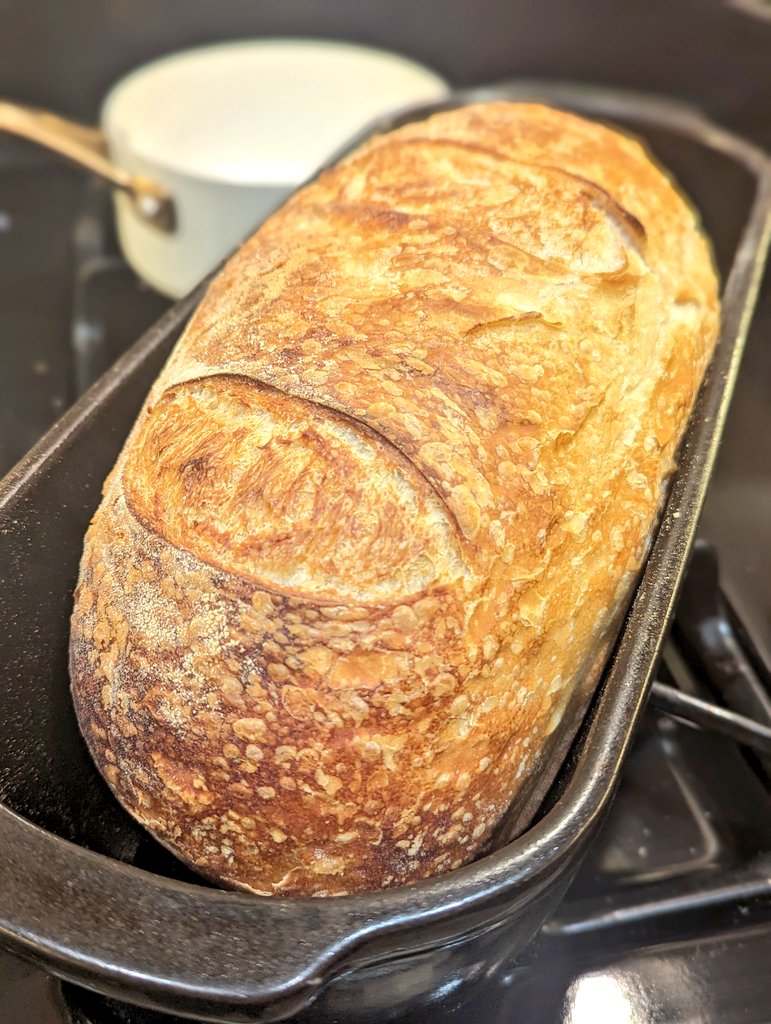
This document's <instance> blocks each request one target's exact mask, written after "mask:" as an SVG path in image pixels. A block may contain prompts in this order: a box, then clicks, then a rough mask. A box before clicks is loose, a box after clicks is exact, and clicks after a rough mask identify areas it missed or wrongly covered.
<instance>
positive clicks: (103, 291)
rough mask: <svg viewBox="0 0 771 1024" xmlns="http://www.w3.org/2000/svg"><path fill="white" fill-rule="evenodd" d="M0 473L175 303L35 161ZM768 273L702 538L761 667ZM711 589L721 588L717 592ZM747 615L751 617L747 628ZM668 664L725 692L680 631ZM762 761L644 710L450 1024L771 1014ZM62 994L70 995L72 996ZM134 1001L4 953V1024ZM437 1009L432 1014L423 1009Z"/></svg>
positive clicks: (1, 178) (9, 347)
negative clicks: (568, 863)
mask: <svg viewBox="0 0 771 1024" xmlns="http://www.w3.org/2000/svg"><path fill="white" fill-rule="evenodd" d="M0 182H1V183H2V188H0V473H2V472H4V471H5V470H6V469H8V468H9V467H10V466H11V465H12V463H13V462H14V461H15V460H16V459H17V458H18V457H20V456H21V455H22V454H23V453H24V452H25V451H26V450H27V449H28V448H29V447H30V446H31V444H32V443H34V441H35V440H36V438H37V437H38V436H39V435H40V434H41V433H42V432H43V431H44V430H45V428H46V427H47V426H48V425H49V424H50V423H51V422H52V421H53V420H54V419H55V418H56V417H57V416H58V415H59V414H60V413H61V411H62V410H63V409H64V408H65V407H66V406H67V405H68V404H69V403H70V402H71V401H72V400H73V399H74V397H75V396H76V395H77V393H78V392H79V391H81V390H82V389H83V388H84V387H85V386H86V385H87V384H88V382H89V381H90V380H92V379H93V378H94V377H95V375H97V374H98V373H99V372H100V371H101V370H102V369H103V368H104V367H105V366H106V365H108V364H109V362H110V361H111V360H112V359H114V358H115V357H116V356H117V355H118V354H119V352H120V351H122V350H123V349H124V348H125V347H126V346H127V345H128V344H130V343H131V341H132V340H134V339H135V338H136V337H137V336H138V334H139V333H140V331H141V330H142V328H143V327H145V326H148V325H149V324H150V323H152V322H153V321H154V320H155V319H156V318H157V317H158V315H159V314H160V313H161V312H162V311H163V309H164V308H166V306H167V305H168V303H167V302H166V300H164V299H162V298H160V297H159V296H157V295H155V294H154V293H153V292H151V291H149V290H148V289H146V288H145V287H144V286H142V285H141V284H140V283H139V282H137V280H136V279H135V278H134V276H133V275H132V274H131V273H130V272H129V271H128V270H127V269H126V267H125V266H124V265H123V263H122V261H121V260H120V258H119V257H118V256H117V253H116V249H115V242H114V238H113V237H112V233H111V229H110V228H109V227H105V225H108V224H109V206H108V200H107V197H106V196H105V194H104V193H102V192H101V191H99V190H98V189H96V188H94V187H93V186H90V185H83V183H82V181H81V180H80V179H79V178H77V177H75V176H74V175H72V174H71V173H70V172H69V171H67V170H66V169H63V168H61V167H59V166H54V165H50V164H48V163H46V162H44V161H40V160H38V159H35V160H34V162H30V164H28V165H23V166H19V165H14V166H6V167H0ZM769 396H771V281H769V280H768V279H767V281H766V285H765V288H764V291H763V292H762V295H761V299H760V302H759V306H758V310H757V314H756V317H755V322H754V326H753V329H752V332H751V336H750V341H749V345H748V349H747V353H746V356H745V362H744V366H743V369H742V372H741V375H740V379H739V384H738V389H737V392H736V396H735V399H734V402H733V407H732V412H731V415H730V420H729V423H728V427H727V430H726V434H725V439H724V443H723V447H722V450H721V455H720V458H719V462H718V468H717V471H716V474H715V477H714V480H713V484H712V486H711V489H710V494H709V498H708V502H707V507H706V509H705V512H704V516H703V521H702V523H703V525H702V531H701V532H702V536H703V537H705V538H708V539H709V540H710V541H711V542H712V543H713V544H714V546H715V548H716V549H717V552H718V557H719V561H720V567H721V582H722V588H723V590H724V592H725V593H726V595H727V598H728V606H729V611H728V612H727V617H726V620H725V622H724V623H723V626H721V629H723V630H727V629H728V628H729V625H730V623H731V622H732V619H733V616H734V615H736V616H738V617H739V618H740V619H741V621H742V623H743V626H742V627H741V628H740V629H739V635H740V640H741V642H742V643H744V644H745V646H747V647H748V648H749V649H750V655H749V657H750V660H751V661H752V662H753V664H754V667H755V670H756V672H757V675H758V676H759V677H760V678H767V675H768V667H769V665H771V529H769V524H770V523H771V445H770V444H769V441H768V438H769V437H771V397H769ZM715 601H717V597H715ZM742 629H743V630H744V632H745V633H746V635H744V634H743V633H742ZM662 672H663V673H665V674H666V673H669V674H671V675H673V676H674V677H676V678H677V681H678V683H679V685H681V686H682V687H684V688H686V689H691V690H692V691H693V692H696V693H700V694H702V695H705V696H711V697H714V687H713V685H712V683H711V682H710V681H709V679H708V677H707V674H706V673H704V672H703V671H702V670H701V668H699V667H698V666H697V663H696V660H695V657H694V652H693V650H692V649H691V648H690V647H689V646H688V643H687V639H686V637H685V635H683V636H681V635H680V634H678V633H677V632H676V633H675V636H674V639H673V641H672V643H671V644H670V647H669V651H668V656H667V659H666V664H665V666H663V668H662ZM768 773H769V764H768V763H764V762H762V761H760V760H758V759H755V758H754V757H753V756H752V755H751V754H749V753H748V752H747V751H745V750H742V749H740V748H739V747H737V746H736V745H734V744H733V743H732V742H731V741H729V740H726V739H724V738H722V737H719V736H716V735H712V734H709V733H706V732H701V731H699V730H696V729H693V728H691V727H689V726H686V725H683V724H678V723H676V722H674V721H672V720H671V719H669V718H666V717H664V716H661V715H659V714H657V713H656V712H654V711H652V710H651V711H649V712H648V714H647V717H646V719H645V723H644V727H643V729H642V730H641V732H640V733H639V735H638V737H637V740H636V743H635V746H634V748H633V751H632V753H631V756H630V757H629V760H628V763H627V765H626V767H625V771H624V776H623V781H622V785H621V788H620V791H619V794H618V796H617V798H616V801H615V804H614V807H613V810H612V812H611V814H610V816H609V818H608V820H607V822H606V824H605V826H604V828H603V831H602V833H601V835H600V836H599V838H598V840H597V842H596V843H595V845H594V846H593V847H592V849H591V851H590V854H589V856H588V858H587V860H586V861H585V863H584V866H583V867H582V869H581V871H580V873H579V875H578V877H577V878H576V880H575V882H574V883H573V885H572V887H571V889H570V891H569V894H568V897H567V898H566V900H565V901H564V903H563V904H562V906H561V907H560V909H559V911H558V913H557V915H556V916H555V918H554V919H553V920H552V921H550V922H549V923H548V924H547V926H546V927H545V928H544V930H543V932H542V933H541V935H540V936H539V937H538V939H537V940H536V941H535V942H534V943H533V945H532V946H531V947H530V949H529V950H528V951H527V953H526V955H525V956H524V957H523V958H522V959H521V960H520V961H519V962H518V963H516V964H514V963H497V964H489V965H488V966H487V982H486V985H485V987H484V990H483V996H482V997H476V999H475V1001H474V1002H473V1003H471V1004H464V1005H462V1006H460V1005H457V1004H456V1002H454V998H453V993H452V992H450V991H448V992H447V993H445V994H444V995H443V997H442V999H440V1000H438V1002H437V1006H438V1010H437V1018H436V1019H437V1021H439V1020H441V1021H443V1022H453V1024H478V1022H481V1021H484V1022H489V1024H499V1022H500V1024H503V1022H506V1024H509V1022H519V1024H554V1022H558V1021H562V1022H566V1024H567V1022H571V1024H588V1022H592V1024H604V1022H607V1024H653V1022H656V1024H686V1022H689V1024H690V1022H700V1024H701V1022H705V1024H706V1022H715V1024H718V1022H719V1024H739V1022H742V1024H745V1022H752V1024H761V1022H766V1021H770V1020H771V970H769V963H771V790H770V788H769V775H768ZM67 1007H69V1009H68V1008H67ZM66 1020H75V1021H86V1020H87V1021H91V1022H92V1024H114V1022H117V1021H121V1022H124V1021H128V1020H131V1021H141V1022H143V1024H144V1022H146V1021H148V1022H149V1021H156V1020H158V1021H160V1020H169V1018H165V1017H164V1018H161V1017H159V1016H154V1015H147V1014H146V1013H143V1012H141V1011H137V1012H136V1013H134V1012H132V1013H131V1014H128V1015H127V1014H126V1013H125V1012H124V1011H122V1010H120V1009H119V1008H116V1007H109V1006H108V1005H107V1004H105V1003H104V1002H102V1001H101V1000H99V999H93V998H92V997H89V996H88V995H87V994H85V993H81V992H78V991H76V990H74V989H66V988H65V989H64V990H62V989H61V988H60V986H59V985H58V983H57V982H55V981H54V980H53V979H51V978H49V977H47V976H46V975H45V974H44V973H43V972H41V971H39V970H37V969H36V968H33V967H29V966H27V965H25V964H23V963H22V962H21V961H18V960H16V959H15V958H12V957H10V956H8V955H6V954H0V1024H27V1022H33V1024H54V1022H55V1024H61V1022H63V1021H66ZM426 1024H428V1022H426Z"/></svg>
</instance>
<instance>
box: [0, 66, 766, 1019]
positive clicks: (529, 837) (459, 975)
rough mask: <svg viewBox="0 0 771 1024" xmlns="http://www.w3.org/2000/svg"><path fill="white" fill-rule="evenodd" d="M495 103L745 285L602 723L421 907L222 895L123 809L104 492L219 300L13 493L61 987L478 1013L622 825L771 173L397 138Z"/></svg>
mask: <svg viewBox="0 0 771 1024" xmlns="http://www.w3.org/2000/svg"><path fill="white" fill-rule="evenodd" d="M487 99H542V100H544V101H546V102H550V103H552V104H555V105H557V106H563V107H565V108H567V109H572V110H575V111H577V112H579V113H582V114H585V115H587V116H589V117H594V118H598V119H605V120H607V121H609V122H612V123H615V124H617V125H619V126H621V127H622V128H624V129H627V130H629V131H632V132H633V133H635V134H637V135H639V136H640V137H642V138H643V139H644V140H645V141H646V142H647V144H648V145H649V147H650V149H651V150H652V152H653V153H654V154H655V155H656V156H657V157H658V159H659V160H660V161H661V163H662V164H663V165H664V166H666V167H667V168H669V169H670V170H671V171H672V172H673V174H674V175H675V176H676V178H677V179H678V181H679V182H680V183H681V184H682V187H683V188H684V189H685V191H686V192H687V193H688V194H689V195H690V197H691V198H692V200H693V201H694V203H695V204H696V205H697V207H698V208H699V209H700V211H701V214H702V217H703V221H704V226H705V228H706V230H707V232H708V234H709V235H710V237H711V238H712V240H713V242H714V245H715V251H716V257H717V261H718V264H719V267H720V271H721V275H722V279H723V281H724V282H725V286H724V291H723V325H722V333H721V340H720V345H719V346H718V350H717V354H716V356H715V359H714V362H713V365H712V367H711V370H710V372H709V375H708V379H707V381H706V383H705V385H704V387H703V389H702V392H701V395H700V398H699V402H698V406H697V409H696V411H695V414H694V416H693V419H692V421H691V425H690V428H689V432H688V435H687V438H686V440H685V442H684V445H683V448H682V450H681V458H680V465H681V468H680V471H679V473H678V475H677V477H676V478H675V482H674V485H673V487H672V489H671V492H670V495H669V499H668V502H667V506H666V509H665V512H664V515H663V517H662V522H661V526H660V529H659V532H658V535H657V538H656V540H655V543H654V546H653V548H652V550H651V554H650V557H649V559H648V562H647V565H646V568H645V571H644V574H643V576H642V579H641V582H640V585H639V588H638V590H637V593H636V595H635V598H634V602H633V604H632V607H631V609H630V612H629V614H628V616H627V620H626V623H625V625H624V628H623V631H622V633H621V635H620V638H619V642H618V644H617V647H616V651H615V654H614V656H613V658H612V660H611V664H610V665H609V667H608V668H607V670H606V673H605V675H604V678H603V681H602V683H601V685H600V687H599V688H598V690H597V694H596V697H595V698H594V700H593V701H592V704H591V707H590V709H589V712H588V714H587V715H586V720H585V722H584V724H583V726H582V728H581V730H580V731H579V732H578V734H577V736H576V737H575V738H574V742H573V743H572V745H571V747H570V750H569V751H567V753H566V751H565V750H562V751H560V752H559V753H560V758H559V762H560V763H559V765H558V766H557V767H558V768H559V773H558V777H557V779H556V782H555V783H554V785H553V786H552V788H551V791H550V793H549V795H548V798H547V799H546V800H545V802H544V804H543V806H542V807H541V810H540V812H539V814H538V815H536V817H535V823H533V824H531V825H530V827H529V828H528V829H527V830H526V831H525V832H524V834H522V835H520V836H519V838H517V839H515V840H514V841H512V842H510V843H508V844H507V845H504V846H503V847H502V848H500V849H498V850H497V851H496V852H494V853H490V854H488V855H487V856H485V857H482V858H481V859H479V860H478V861H477V862H476V863H474V864H472V865H469V866H467V867H463V868H460V869H458V870H456V871H453V872H451V873H450V874H447V875H444V876H442V877H439V878H436V879H431V880H429V881H426V882H422V883H420V884H417V885H414V886H407V887H404V888H400V889H392V890H387V891H383V892H376V893H371V894H365V895H360V896H352V897H336V898H331V899H316V900H311V899H274V898H266V897H255V896H248V895H244V894H239V893H231V892H223V891H220V890H217V889H213V888H208V887H206V886H205V885H203V884H201V883H200V880H198V879H197V878H195V876H193V875H191V874H187V873H186V872H185V869H184V868H182V867H181V866H179V865H178V864H177V862H176V861H174V859H173V858H171V857H170V856H169V855H166V854H165V853H164V852H163V851H162V850H160V848H159V847H157V844H155V843H154V842H153V841H152V840H151V839H150V838H149V837H148V836H147V835H146V834H145V833H144V832H143V831H142V830H141V829H139V828H138V827H137V826H136V825H135V824H134V823H133V821H131V819H130V818H129V817H128V816H127V815H126V814H125V813H124V812H123V811H122V810H121V808H120V807H118V805H117V804H116V803H115V801H114V800H113V799H112V798H111V796H110V794H109V791H108V790H107V788H106V786H105V785H104V783H103V782H102V780H101V779H100V778H99V776H98V775H97V773H96V770H95V769H94V767H93V765H92V763H91V761H90V758H89V757H88V754H87V752H86V749H85V746H84V745H83V743H82V741H81V739H80V737H79V734H78V732H77V728H76V725H75V718H74V714H73V711H72V708H71V706H70V699H69V692H68V677H67V641H68V625H69V624H68V620H69V614H70V609H71V601H72V591H73V588H74V585H75V580H76V576H77V569H78V561H79V558H80V552H81V544H82V539H83V534H84V531H85V529H86V525H87V523H88V520H89V518H90V516H91V515H92V513H93V511H94V509H95V508H96V505H97V503H98V500H99V494H100V487H101V483H102V480H103V479H104V477H105V475H106V474H107V472H108V470H109V469H110V467H111V465H112V463H113V461H114V459H115V457H116V455H117V453H118V451H119V449H120V446H121V444H122V443H123V440H124V438H125V436H126V434H127V432H128V430H129V428H130V426H131V423H132V421H133V419H134V417H135V416H136V414H137V412H138V410H139V408H140V406H141V404H142V401H143V399H144V397H145V394H146V392H147V390H148V389H149V387H150V385H151V383H152V381H153V379H154V378H155V376H156V375H157V373H158V371H159V370H160V368H161V366H162V365H163V362H164V360H165V359H166V357H167V355H168V353H169V351H170V349H171V347H172V345H173V344H174V342H175V341H176V339H177V337H178V336H179V333H180V331H181V329H182V327H183V326H184V324H185V322H186V320H187V318H188V316H189V314H190V312H191V311H192V309H193V308H194V307H195V305H196V303H197V302H198V301H199V299H200V297H201V294H202V290H203V286H201V288H199V289H197V290H196V291H195V292H194V293H193V294H192V295H190V296H189V297H188V298H186V299H184V300H183V301H181V302H180V303H178V304H177V305H176V306H175V307H174V308H173V309H171V310H170V311H169V313H168V314H167V315H166V316H164V317H163V319H162V320H161V321H160V322H159V323H158V324H157V325H156V326H155V327H154V328H153V329H152V330H150V331H149V332H148V333H147V334H146V335H145V336H144V337H143V338H142V339H141V340H140V341H138V342H137V344H136V345H135V346H134V347H133V348H132V349H131V350H130V351H129V352H128V353H127V354H126V355H125V356H124V357H123V358H122V359H121V360H120V361H119V362H118V363H117V364H116V365H115V366H114V367H113V368H112V369H111V370H110V371H109V372H108V373H107V374H106V375H105V377H104V378H102V380H100V381H99V382H98V383H97V384H96V385H95V386H94V387H93V388H92V389H91V391H90V392H89V393H88V394H87V395H86V396H85V397H84V398H83V399H82V400H81V401H80V402H79V403H78V404H77V405H76V406H75V407H74V408H73V409H71V410H70V411H69V412H68V413H67V414H66V415H65V416H64V417H63V418H62V419H61V420H60V421H59V423H58V424H57V425H56V426H55V427H54V428H53V429H52V430H51V431H50V432H49V433H48V434H47V435H46V437H44V438H43V439H42V441H41V442H40V443H39V444H38V445H37V446H36V448H35V449H34V450H33V451H32V452H31V453H30V454H29V456H28V457H27V458H26V459H25V460H23V461H22V462H21V463H20V464H19V466H17V467H16V468H15V469H14V470H13V471H12V472H11V473H10V474H9V475H8V476H7V477H6V478H5V480H4V481H2V483H0V615H2V621H3V629H2V633H1V635H0V666H2V668H1V671H2V706H1V707H2V710H0V796H1V797H2V801H3V802H2V804H0V942H2V944H4V945H5V946H7V947H8V948H9V949H11V950H13V951H14V952H16V953H19V954H21V955H23V956H27V957H30V958H32V959H34V960H37V961H40V962H42V963H44V964H45V965H46V966H47V967H48V968H49V969H50V970H52V971H53V972H55V973H56V974H58V975H60V976H61V977H62V978H65V979H68V980H69V981H72V982H76V983H78V984H80V985H83V986H86V987H88V988H91V989H94V990H96V991H98V992H101V993H104V994H105V995H109V996H112V997H114V998H116V999H119V1000H125V1001H128V1002H130V1003H136V1004H139V1005H142V1006H146V1007H154V1008H156V1009H158V1010H165V1011H167V1012H171V1013H175V1014H178V1015H182V1016H194V1017H196V1018H199V1019H206V1020H210V1021H273V1020H281V1019H285V1018H286V1017H288V1016H290V1015H292V1014H298V1015H299V1019H301V1020H306V1021H310V1020H313V1021H314V1022H316V1024H321V1022H323V1021H331V1020H335V1021H339V1022H344V1021H357V1022H361V1021H363V1020H384V1021H385V1020H397V1019H406V1018H407V1017H409V1019H411V1020H420V1019H423V1018H424V1017H425V1016H427V1014H428V1013H429V1011H430V1010H431V1009H434V1010H436V1009H438V1008H440V1007H445V1008H446V1007H447V1006H450V1005H451V1006H453V1007H458V1006H459V1005H462V1004H463V1003H464V1002H465V1001H467V1000H469V999H471V998H472V997H473V995H474V993H475V991H477V986H478V985H481V984H483V983H484V978H485V976H487V977H489V976H490V974H491V972H494V970H495V969H496V966H497V965H501V964H503V963H507V962H508V963H510V962H511V960H512V959H513V958H514V957H515V956H516V954H517V953H518V952H519V951H520V950H521V949H522V948H523V947H524V946H525V945H526V943H527V942H529V941H530V939H531V937H532V936H533V935H534V934H535V932H536V931H537V929H538V928H539V927H540V925H541V923H542V922H543V920H544V919H545V918H546V917H547V916H548V915H549V914H550V913H551V912H552V910H553V909H554V907H555V906H556V904H557V902H558V901H559V899H560V898H561V896H562V894H563V893H564V891H565V889H566V887H567V885H568V883H569V881H570V879H571V878H572V876H573V874H574V872H575V870H576V868H577V866H578V864H579V861H580V858H581V855H582V854H583V852H584V850H585V848H586V845H587V842H588V840H589V839H590V838H591V836H592V835H593V833H594V832H595V830H596V827H597V824H598V822H599V821H600V820H601V818H602V815H603V812H604V811H605V810H606V808H607V806H608V804H609V801H610V798H611V795H612V792H613V789H614V786H615V783H616V780H617V777H618V775H619V771H620V768H621V764H622V761H623V758H624V754H625V752H626V750H627V747H628V745H629V743H630V739H631V736H632V734H633V731H634V727H635V724H636V722H637V720H638V718H639V716H640V713H641V710H642V708H643V706H644V704H645V700H646V696H647V691H648V685H649V682H650V679H651V675H652V671H653V667H654V664H655V661H656V658H657V655H658V652H659V649H660V646H661V642H662V637H663V634H664V632H665V629H666V626H667V623H668V621H669V618H670V614H671V611H672V606H673V602H674V600H675V596H676V593H677V589H678V585H679V582H680V579H681V576H682V573H683V570H684V566H685V562H686V558H687V554H688V550H689V547H690V544H691V541H692V539H693V535H694V531H695V528H696V522H697V518H698V514H699V510H700V508H701V504H702V500H703V498H704V493H705V490H706V486H707V480H708V477H709V473H710V470H711V467H712V463H713V460H714V456H715V451H716V447H717V443H718V439H719V435H720V432H721V429H722V425H723V420H724V418H725V414H726V409H727V405H728V401H729V397H730V393H731V390H732V386H733V382H734V379H735V376H736V373H737V370H738V364H739V358H740V353H741V348H742V344H743V340H744V337H745V334H746V331H747V328H748V324H749V319H750V315H751V310H752V306H753V303H754V300H755V298H756V293H757V288H758V284H759V281H760V277H761V274H762V266H763V259H764V255H765V249H766V248H767V245H768V234H769V216H770V214H769V211H770V210H771V199H770V197H771V174H770V172H769V163H768V161H767V159H766V158H765V157H764V156H763V155H762V154H761V153H759V152H758V151H757V150H755V149H753V148H752V147H751V146H749V145H748V144H746V143H744V142H742V141H741V140H738V139H736V138H734V137H732V136H730V135H728V134H726V133H725V132H723V131H721V130H719V129H717V128H715V127H714V126H712V125H710V124H709V123H707V122H706V121H705V120H704V119H703V118H702V117H701V116H700V115H699V114H698V113H696V112H694V111H693V110H691V109H690V108H685V107H682V106H675V105H672V104H670V103H668V102H666V101H663V100H658V99H652V98H645V97H639V96H632V95H624V94H620V93H613V92H606V91H602V90H597V89H589V88H583V87H577V86H575V87H574V86H568V85H559V86H558V85H553V84H544V83H518V84H511V85H503V86H496V87H491V88H486V89H481V90H476V91H474V92H470V93H465V94H460V95H458V96H455V97H453V99H452V100H451V101H450V102H447V103H444V104H440V105H436V106H432V107H423V108H420V109H419V110H417V111H413V112H410V113H409V114H407V115H405V116H403V117H400V118H397V119H395V120H393V121H391V122H389V123H388V124H381V125H379V126H378V127H381V128H389V127H393V126H395V125H396V124H397V123H402V122H403V121H405V120H409V119H414V118H416V117H422V116H425V115H427V114H429V113H432V112H434V111H435V110H439V109H446V108H447V107H451V106H457V105H461V104H463V103H467V102H473V101H478V100H487ZM571 738H572V737H571ZM551 774H554V773H553V772H552V773H551ZM547 775H548V773H547ZM311 1003H313V1006H312V1007H311V1008H310V1009H308V1007H309V1005H310V1004H311Z"/></svg>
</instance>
